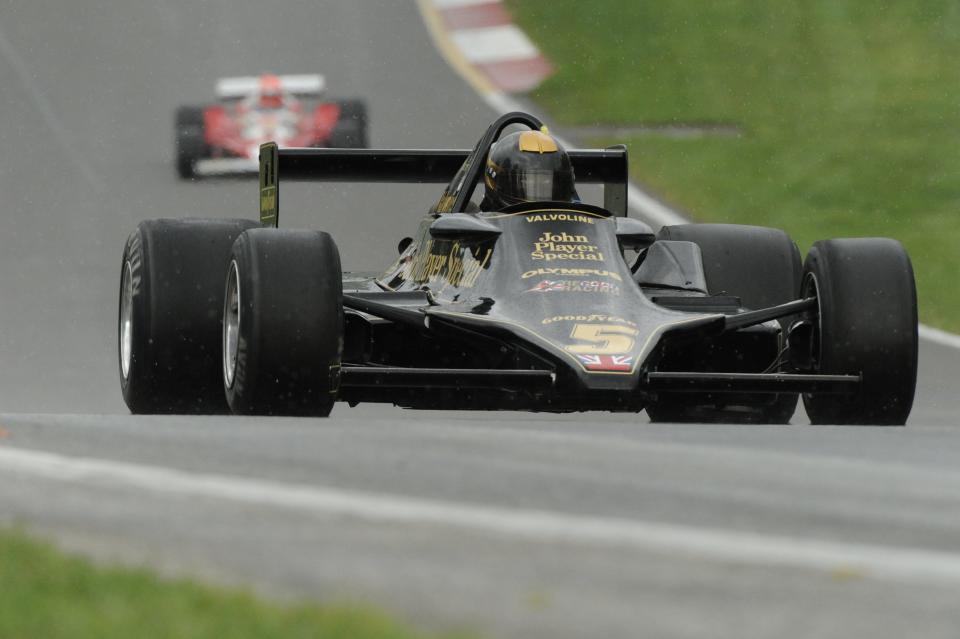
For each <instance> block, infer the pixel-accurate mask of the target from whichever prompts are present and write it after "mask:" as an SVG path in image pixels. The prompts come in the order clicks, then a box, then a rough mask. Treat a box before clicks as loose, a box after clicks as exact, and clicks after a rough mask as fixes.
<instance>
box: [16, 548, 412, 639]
mask: <svg viewBox="0 0 960 639" xmlns="http://www.w3.org/2000/svg"><path fill="white" fill-rule="evenodd" d="M0 637H44V638H45V639H59V638H61V637H62V638H69V639H85V638H90V639H113V638H116V639H130V638H131V637H138V638H142V639H152V638H154V637H157V638H159V637H163V638H171V639H172V638H178V639H179V638H183V637H191V638H202V637H210V638H211V639H222V638H224V637H230V638H231V639H244V638H247V637H250V638H253V637H283V638H284V639H295V638H297V637H304V638H306V637H323V638H324V639H423V638H425V637H426V635H424V634H420V633H418V632H416V631H413V630H410V629H408V628H406V627H404V626H402V625H401V624H400V623H398V622H396V621H394V620H392V619H390V618H389V617H387V616H386V615H384V614H382V613H379V612H376V611H373V610H370V609H366V608H363V607H360V606H356V607H352V606H339V607H333V606H317V605H312V604H299V605H291V606H284V605H279V604H275V603H270V602H266V601H263V600H261V599H258V598H256V597H254V596H253V595H251V594H249V593H246V592H243V591H239V590H228V589H220V588H211V587H207V586H202V585H199V584H197V583H194V582H192V581H186V580H165V579H159V578H157V577H156V576H154V575H152V574H151V573H150V572H148V571H145V570H131V569H120V568H101V567H96V566H93V565H92V564H90V563H89V562H87V561H84V560H82V559H78V558H75V557H70V556H67V555H64V554H62V553H60V552H58V551H57V550H55V549H53V548H52V547H51V546H49V545H47V544H44V543H40V542H37V541H34V540H31V539H29V538H27V537H26V536H25V535H23V534H21V533H19V532H10V531H0Z"/></svg>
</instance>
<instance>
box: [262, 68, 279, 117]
mask: <svg viewBox="0 0 960 639" xmlns="http://www.w3.org/2000/svg"><path fill="white" fill-rule="evenodd" d="M259 106H260V108H261V109H279V108H280V107H282V106H283V86H282V85H281V83H280V78H278V77H277V76H275V75H265V76H263V77H262V78H260V99H259Z"/></svg>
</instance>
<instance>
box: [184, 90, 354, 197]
mask: <svg viewBox="0 0 960 639" xmlns="http://www.w3.org/2000/svg"><path fill="white" fill-rule="evenodd" d="M324 84H325V83H324V79H323V76H319V75H281V76H277V75H262V76H260V77H253V76H250V77H239V78H223V79H221V80H219V81H218V82H217V87H216V95H217V102H216V103H214V104H210V105H207V106H202V107H194V106H184V107H180V108H178V109H177V115H176V156H177V173H178V174H179V176H180V177H181V178H183V179H190V178H194V177H204V176H229V175H242V174H255V173H256V172H257V170H258V164H257V157H258V154H259V153H260V145H261V144H262V143H264V142H267V141H270V140H276V141H277V142H278V143H279V144H280V146H289V147H333V148H365V147H366V146H367V108H366V105H365V104H364V102H363V101H362V100H358V99H345V100H323V99H322V98H323V92H324Z"/></svg>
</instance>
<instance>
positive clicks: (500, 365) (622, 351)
mask: <svg viewBox="0 0 960 639" xmlns="http://www.w3.org/2000/svg"><path fill="white" fill-rule="evenodd" d="M517 124H519V125H524V126H528V127H532V128H539V127H540V126H541V123H540V122H539V120H537V119H536V118H533V117H532V116H529V115H526V114H519V113H514V114H508V115H506V116H503V117H501V118H500V119H498V120H497V121H496V122H494V123H493V124H492V125H491V126H490V128H489V129H488V130H487V132H486V133H485V135H484V136H483V138H481V140H480V141H479V142H478V144H477V146H476V147H475V148H474V149H473V150H472V151H390V150H333V149H280V150H278V149H277V147H276V145H274V144H266V145H264V146H263V147H262V148H261V152H260V164H261V166H260V193H261V201H260V208H261V222H262V223H263V224H264V225H266V226H276V225H277V223H278V217H279V190H278V189H279V181H280V178H281V177H282V178H283V180H284V181H286V180H321V181H366V182H418V183H446V184H447V187H446V189H445V190H444V192H443V194H442V196H441V198H440V199H439V201H438V202H437V203H436V205H434V207H433V208H432V209H431V211H430V212H429V213H428V214H427V215H426V217H424V218H423V220H422V221H421V223H420V225H419V228H418V230H417V232H416V235H415V236H414V237H413V238H411V239H410V241H408V242H402V243H401V252H400V255H399V257H398V258H397V260H396V261H395V262H394V263H393V264H392V265H390V266H389V267H388V268H386V270H384V271H383V272H382V273H379V274H377V275H359V274H349V273H348V274H345V276H344V278H343V306H344V309H345V326H344V346H343V359H342V367H341V369H340V377H339V391H338V395H337V397H338V399H339V400H341V401H346V402H349V403H351V404H355V403H359V402H391V403H395V404H397V405H401V406H406V407H416V408H467V409H473V408H476V409H496V408H502V409H526V410H538V411H576V410H611V411H639V410H642V409H644V408H645V407H646V406H647V405H648V404H649V403H651V402H655V401H657V400H658V398H661V397H662V396H664V395H666V394H670V395H673V394H675V393H696V394H697V395H698V396H700V397H702V396H703V394H704V393H709V394H711V395H716V394H726V393H735V394H737V397H739V398H740V401H747V402H749V401H757V402H764V401H769V399H770V397H771V396H776V395H778V394H783V393H798V392H803V393H853V392H855V391H856V389H857V386H858V384H859V382H860V377H859V376H857V375H822V374H809V373H798V372H796V370H795V369H794V368H792V366H791V362H790V359H789V357H785V353H787V351H788V350H789V349H788V348H787V335H786V334H785V333H786V331H785V330H784V326H785V325H788V324H789V322H788V321H787V318H797V319H802V318H803V317H804V315H805V314H808V313H810V312H812V311H813V310H814V307H815V305H816V300H815V299H813V298H808V299H797V300H795V301H791V302H788V303H786V304H782V305H779V306H775V307H772V308H765V309H750V310H748V309H746V308H743V306H742V304H741V301H740V299H739V298H738V297H736V296H733V295H728V294H725V293H724V292H717V293H719V294H711V293H713V292H712V291H709V290H707V286H706V281H705V277H704V273H703V265H702V263H701V257H700V251H699V248H698V247H697V246H696V244H693V243H691V242H680V241H667V240H657V239H656V236H655V235H654V234H653V232H652V230H651V229H650V228H649V227H648V226H646V225H645V224H643V223H642V222H640V221H638V220H635V219H631V218H628V217H627V216H626V212H627V203H626V192H627V156H626V150H625V149H624V148H623V147H612V148H609V149H603V150H589V151H571V152H570V155H571V159H572V162H573V165H574V170H575V174H576V178H577V183H578V184H584V183H600V184H603V185H604V196H603V207H602V208H601V207H597V206H591V205H588V204H581V203H569V202H566V203H563V202H538V203H524V204H521V205H516V206H513V207H510V208H507V209H505V210H502V211H495V212H487V211H477V210H475V207H474V206H473V205H471V204H470V202H471V196H472V195H473V191H474V189H475V188H476V186H477V184H478V181H479V180H478V177H479V175H480V171H481V170H482V168H483V160H484V158H485V157H486V153H487V150H488V149H489V147H490V145H491V144H492V143H493V142H494V141H495V140H496V139H497V138H498V136H499V135H500V134H501V132H502V131H503V130H504V129H506V128H507V127H508V126H511V125H517ZM625 255H631V256H632V255H639V257H638V258H636V259H634V258H633V257H631V258H630V261H629V262H628V260H627V258H626V257H625ZM798 325H803V322H799V323H798ZM802 334H803V331H798V335H797V337H796V338H795V339H800V338H801V337H802ZM794 350H797V349H796V348H795V349H794ZM797 370H799V369H797Z"/></svg>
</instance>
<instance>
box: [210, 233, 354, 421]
mask: <svg viewBox="0 0 960 639" xmlns="http://www.w3.org/2000/svg"><path fill="white" fill-rule="evenodd" d="M226 273H227V277H226V293H225V296H224V297H225V300H226V303H225V305H224V307H223V314H224V322H223V365H222V370H223V373H222V376H223V381H222V385H223V387H224V388H225V389H226V396H227V402H228V403H229V405H230V408H231V410H233V412H234V413H237V414H241V415H294V416H314V417H326V416H327V415H329V414H330V410H331V409H332V408H333V403H334V401H335V400H336V396H337V391H338V389H339V383H340V358H341V355H342V352H343V298H342V296H343V289H342V279H341V274H340V254H339V252H338V251H337V246H336V244H334V242H333V239H332V238H331V237H330V236H329V235H328V234H327V233H322V232H320V231H301V230H287V229H253V230H250V231H247V232H245V233H243V234H241V235H240V236H239V237H238V238H237V240H236V241H235V242H234V244H233V249H232V251H231V254H230V260H229V262H228V265H227V270H226Z"/></svg>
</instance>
